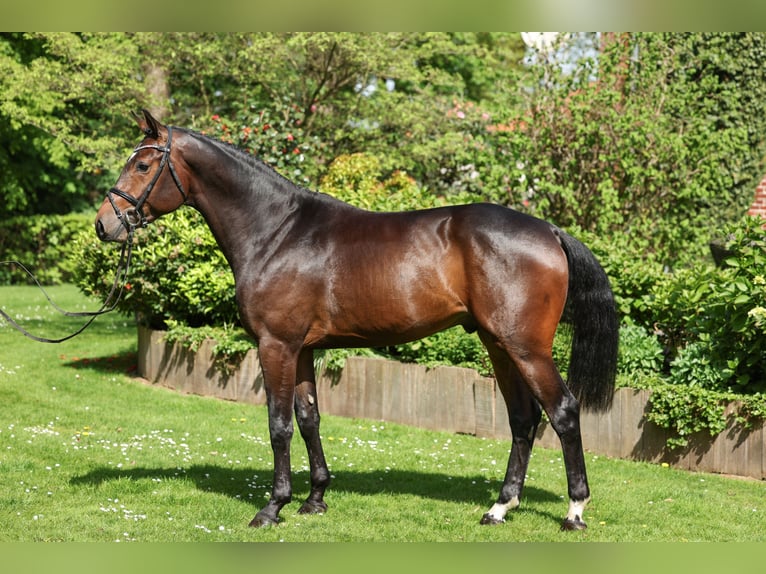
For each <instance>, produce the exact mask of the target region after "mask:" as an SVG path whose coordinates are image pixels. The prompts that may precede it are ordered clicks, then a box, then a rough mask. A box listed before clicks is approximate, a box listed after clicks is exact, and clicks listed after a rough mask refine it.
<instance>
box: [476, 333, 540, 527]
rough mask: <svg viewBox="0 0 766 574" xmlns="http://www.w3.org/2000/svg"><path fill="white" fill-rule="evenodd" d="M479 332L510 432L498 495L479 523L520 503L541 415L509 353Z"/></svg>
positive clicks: (500, 517) (495, 520)
mask: <svg viewBox="0 0 766 574" xmlns="http://www.w3.org/2000/svg"><path fill="white" fill-rule="evenodd" d="M479 334H480V336H481V339H482V341H483V342H484V344H485V346H486V347H487V349H488V351H489V354H490V358H491V359H492V366H493V367H494V370H495V377H496V379H497V384H498V387H499V388H500V392H501V393H502V395H503V398H504V399H505V404H506V407H507V409H508V418H509V420H510V424H511V433H512V435H513V440H512V443H511V453H510V455H509V457H508V467H507V469H506V472H505V479H504V480H503V486H502V488H501V490H500V496H499V497H498V499H497V502H495V504H493V505H492V508H490V509H489V511H487V513H486V514H484V516H483V517H482V519H481V524H498V523H501V522H505V515H506V513H507V512H508V511H509V510H511V509H513V508H516V507H517V506H519V503H520V501H521V491H522V489H523V487H524V478H525V477H526V473H527V467H528V465H529V457H530V454H531V452H532V445H533V444H534V440H535V434H536V433H537V426H538V424H539V423H540V418H541V416H542V415H541V410H540V407H539V406H538V404H537V401H536V400H535V399H534V397H533V396H532V394H531V393H530V391H529V388H528V387H527V386H526V385H525V384H524V381H523V379H522V378H521V375H520V373H519V371H518V369H517V368H516V365H514V363H513V362H512V361H511V360H510V357H509V356H508V354H507V353H506V352H505V351H503V350H501V349H499V348H498V347H496V346H495V344H494V343H493V342H492V341H491V340H490V339H491V337H490V336H489V335H488V334H487V333H486V332H483V333H482V332H480V333H479Z"/></svg>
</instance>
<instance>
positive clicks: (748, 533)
mask: <svg viewBox="0 0 766 574" xmlns="http://www.w3.org/2000/svg"><path fill="white" fill-rule="evenodd" d="M51 293H52V295H53V297H54V299H55V300H56V301H57V302H58V303H59V304H61V305H63V306H64V307H70V308H73V309H80V308H96V307H97V305H96V304H95V303H94V302H89V301H86V300H85V299H84V298H83V297H82V296H81V295H80V294H79V293H78V292H77V291H76V289H74V288H72V287H70V286H64V287H58V288H54V289H51ZM0 305H1V306H2V307H3V309H5V310H6V311H8V312H11V313H12V314H13V315H14V316H18V319H19V321H20V322H22V323H23V324H24V325H26V326H28V327H29V328H31V329H33V330H35V331H36V332H38V333H41V334H45V335H48V336H60V335H62V334H66V332H67V331H71V330H73V329H74V328H75V327H76V326H77V325H78V322H77V320H74V319H67V318H61V317H58V316H56V315H55V314H53V313H51V312H50V311H49V309H48V307H47V306H46V304H45V302H44V300H43V299H42V298H41V296H40V295H39V294H38V292H37V291H35V290H34V289H31V288H28V287H1V288H0ZM135 352H136V335H135V328H134V325H133V324H132V321H130V320H127V319H126V318H125V317H123V316H120V315H107V316H105V317H101V318H99V319H98V320H97V321H96V322H95V323H94V324H93V325H92V326H91V328H90V329H89V330H87V331H86V332H85V333H84V334H82V335H81V336H80V337H77V338H75V339H73V340H71V341H69V342H67V343H63V344H61V345H45V344H40V343H36V342H34V341H31V340H29V339H26V338H25V337H22V336H21V335H20V334H19V333H17V332H16V331H14V330H12V329H11V328H10V327H8V326H7V325H5V324H4V323H0V405H1V408H2V410H1V411H0V413H2V414H0V524H2V528H0V541H106V542H110V541H123V542H127V541H268V542H276V541H663V542H664V541H683V540H690V541H764V540H766V533H765V529H764V526H766V517H765V514H766V504H765V503H764V500H766V497H765V495H766V483H764V482H763V481H760V482H759V481H752V480H740V479H732V478H727V477H722V476H714V475H708V474H696V473H689V472H684V471H679V470H675V469H672V468H667V467H662V466H660V465H652V464H643V463H635V462H628V461H620V460H610V459H607V458H605V457H600V456H595V455H592V454H588V455H587V457H586V460H587V463H588V472H589V478H590V482H591V489H592V491H593V500H592V502H591V504H590V506H589V509H588V511H587V512H586V520H587V521H588V524H589V528H588V530H587V531H585V532H583V533H563V532H559V530H558V527H559V522H560V519H561V518H562V517H563V515H564V514H565V512H566V508H567V502H566V496H565V495H566V482H565V477H564V470H563V463H562V460H561V454H560V452H558V451H555V450H546V449H541V448H536V449H535V451H534V453H533V457H532V460H531V463H530V468H529V476H528V479H527V487H526V490H525V497H524V500H523V502H522V506H521V507H520V508H519V509H518V510H516V511H513V512H511V513H509V516H508V517H507V518H508V521H507V523H506V524H504V525H500V526H497V527H482V526H480V525H479V519H480V517H481V516H482V514H483V513H484V512H485V511H486V510H487V509H488V508H489V506H490V505H491V504H492V502H493V501H494V499H495V497H496V496H497V493H498V489H499V487H500V484H501V480H502V477H503V473H504V467H505V462H506V459H507V455H508V449H509V448H510V443H509V442H507V441H499V440H484V439H479V438H475V437H471V436H465V435H455V434H451V433H440V432H430V431H423V430H418V429H413V428H410V427H405V426H401V425H396V424H391V423H387V422H381V421H369V420H349V419H342V418H339V417H332V416H325V417H323V422H322V435H323V437H324V445H325V449H326V454H327V457H328V462H329V464H330V468H331V472H332V474H333V476H334V481H333V484H332V485H331V486H330V489H329V490H328V492H327V495H326V501H327V503H328V505H329V511H328V512H327V514H325V515H323V516H301V515H298V514H297V509H298V507H299V505H300V500H301V499H302V498H304V497H305V496H306V495H307V493H308V462H307V458H306V454H305V450H304V448H303V445H302V443H301V440H300V437H299V436H298V434H297V433H296V439H295V440H294V441H293V443H294V447H293V470H294V475H293V478H294V483H293V484H294V501H293V503H291V504H290V505H288V506H287V507H285V509H284V510H283V511H282V518H283V519H284V520H283V522H282V523H281V524H280V525H279V526H278V527H275V528H268V529H259V530H256V529H251V528H248V527H247V523H248V522H249V521H250V519H251V518H252V517H253V515H254V514H255V512H256V511H257V509H258V508H259V507H260V506H261V505H262V504H263V503H264V502H265V500H266V498H267V497H268V494H269V491H270V486H271V449H270V447H269V444H268V430H267V415H266V410H265V409H264V408H263V407H256V406H252V405H244V404H238V403H232V402H226V401H220V400H216V399H211V398H203V397H196V396H184V395H179V394H177V393H174V392H171V391H169V390H166V389H163V388H161V387H158V386H152V385H147V384H145V383H144V382H142V381H140V380H139V379H136V378H135V362H136V355H135ZM320 406H321V396H320Z"/></svg>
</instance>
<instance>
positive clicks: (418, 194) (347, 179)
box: [319, 153, 462, 211]
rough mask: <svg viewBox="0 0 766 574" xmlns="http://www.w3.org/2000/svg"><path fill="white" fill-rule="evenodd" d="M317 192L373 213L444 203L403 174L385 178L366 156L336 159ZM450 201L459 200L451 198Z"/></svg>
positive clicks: (377, 162) (378, 165)
mask: <svg viewBox="0 0 766 574" xmlns="http://www.w3.org/2000/svg"><path fill="white" fill-rule="evenodd" d="M319 189H320V191H322V192H324V193H327V194H329V195H332V196H333V197H336V198H338V199H340V200H342V201H345V202H346V203H350V204H351V205H355V206H357V207H361V208H363V209H369V210H372V211H406V210H412V209H424V208H427V207H437V206H440V205H445V204H446V202H447V200H445V199H444V198H439V197H437V196H435V195H433V194H431V193H429V192H428V191H427V190H426V189H424V188H423V187H420V186H418V184H417V183H416V182H415V180H414V179H413V178H411V177H410V176H408V175H407V174H406V173H405V172H403V171H395V172H393V173H391V174H390V175H389V176H388V177H386V176H384V174H383V169H382V167H381V161H380V160H379V159H378V158H377V157H375V156H373V155H370V154H366V153H355V154H349V155H342V156H339V157H337V158H335V160H333V162H332V163H331V164H330V166H329V167H328V168H327V172H326V173H325V174H324V175H323V176H322V180H321V182H320V185H319ZM461 197H462V196H461ZM450 201H451V202H456V201H460V199H459V198H458V196H450Z"/></svg>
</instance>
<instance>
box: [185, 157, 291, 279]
mask: <svg viewBox="0 0 766 574" xmlns="http://www.w3.org/2000/svg"><path fill="white" fill-rule="evenodd" d="M269 170H270V168H268V167H267V166H247V177H243V176H242V173H243V171H242V170H241V169H224V170H216V176H215V177H214V178H213V177H210V178H205V177H204V175H203V176H202V177H201V178H200V179H201V181H202V183H201V187H200V189H198V190H197V193H196V194H195V196H196V197H195V201H194V205H195V207H196V208H197V209H198V210H199V211H200V212H201V213H202V215H203V217H204V218H205V220H206V221H207V224H208V226H209V227H210V230H211V231H212V232H213V235H214V236H215V238H216V241H217V242H218V245H219V247H220V248H221V250H222V251H223V253H224V255H225V256H226V259H227V260H228V261H229V264H230V265H231V267H232V269H233V271H234V274H235V277H236V276H237V275H238V274H239V273H240V272H241V271H242V270H243V269H245V268H249V269H250V270H251V271H252V270H253V269H252V268H253V266H254V265H256V266H257V262H258V261H259V260H261V259H263V258H264V257H265V255H266V254H268V253H269V252H270V251H271V250H273V249H274V248H275V247H276V245H277V244H279V243H280V241H281V239H282V238H283V237H284V236H285V234H287V233H289V230H290V228H291V220H292V219H293V216H294V214H295V212H296V210H297V205H298V204H299V203H300V201H301V199H302V197H301V195H302V193H301V190H300V189H298V188H297V187H295V186H293V184H291V183H289V182H288V181H287V180H283V179H280V178H278V177H275V175H274V174H272V173H269Z"/></svg>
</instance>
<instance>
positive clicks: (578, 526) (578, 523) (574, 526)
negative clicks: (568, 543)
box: [561, 518, 588, 531]
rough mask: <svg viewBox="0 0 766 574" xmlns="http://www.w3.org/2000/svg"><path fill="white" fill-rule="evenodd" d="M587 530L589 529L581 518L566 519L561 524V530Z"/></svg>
mask: <svg viewBox="0 0 766 574" xmlns="http://www.w3.org/2000/svg"><path fill="white" fill-rule="evenodd" d="M586 528H588V525H587V524H585V523H584V522H583V521H582V520H580V519H579V518H576V519H575V520H570V519H569V518H565V519H564V522H562V523H561V530H566V531H570V530H585V529H586Z"/></svg>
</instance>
